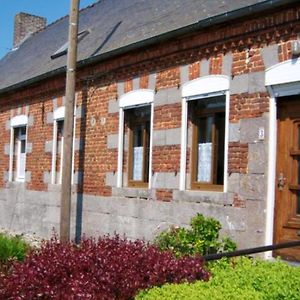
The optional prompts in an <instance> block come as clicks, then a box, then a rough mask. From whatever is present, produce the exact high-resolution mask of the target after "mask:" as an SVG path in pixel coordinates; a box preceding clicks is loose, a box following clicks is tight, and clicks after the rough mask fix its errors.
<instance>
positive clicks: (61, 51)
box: [51, 30, 89, 59]
mask: <svg viewBox="0 0 300 300" xmlns="http://www.w3.org/2000/svg"><path fill="white" fill-rule="evenodd" d="M88 34H89V30H84V31H81V32H79V33H78V35H77V42H78V43H79V42H80V41H81V40H82V39H83V38H84V37H85V36H86V35H88ZM68 48H69V42H66V43H64V44H63V45H62V46H61V47H60V48H59V49H58V50H56V51H55V52H54V53H53V54H52V55H51V59H55V58H57V57H60V56H63V55H65V54H67V52H68Z"/></svg>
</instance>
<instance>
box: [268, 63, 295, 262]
mask: <svg viewBox="0 0 300 300" xmlns="http://www.w3.org/2000/svg"><path fill="white" fill-rule="evenodd" d="M265 85H266V86H267V89H268V92H269V94H270V102H269V151H268V186H267V203H266V211H265V213H266V223H265V226H266V227H265V228H266V229H265V244H266V245H271V244H272V243H273V235H274V213H275V181H276V162H277V101H276V98H277V97H282V96H291V95H296V94H300V60H299V59H290V60H287V61H284V62H282V63H279V64H276V65H274V66H272V67H270V68H268V69H267V70H266V74H265ZM265 258H272V252H271V251H269V252H266V253H265Z"/></svg>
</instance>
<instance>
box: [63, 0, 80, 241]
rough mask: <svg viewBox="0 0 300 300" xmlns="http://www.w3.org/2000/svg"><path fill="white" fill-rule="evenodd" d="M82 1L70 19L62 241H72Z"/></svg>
mask: <svg viewBox="0 0 300 300" xmlns="http://www.w3.org/2000/svg"><path fill="white" fill-rule="evenodd" d="M79 2H80V0H71V8H70V17H69V47H68V57H67V80H66V97H65V119H64V145H63V167H62V184H61V210H60V240H61V241H62V242H68V241H69V240H70V223H71V221H70V219H71V218H70V216H71V197H72V192H71V189H72V153H73V128H74V103H75V83H76V77H75V71H76V61H77V35H78V12H79Z"/></svg>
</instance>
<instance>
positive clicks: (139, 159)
mask: <svg viewBox="0 0 300 300" xmlns="http://www.w3.org/2000/svg"><path fill="white" fill-rule="evenodd" d="M150 115H151V106H149V105H148V106H145V107H140V108H132V109H129V110H127V111H126V113H125V119H126V121H127V122H128V127H129V149H128V185H129V186H134V187H143V186H145V187H147V186H148V182H149V143H150Z"/></svg>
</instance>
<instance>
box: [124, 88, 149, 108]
mask: <svg viewBox="0 0 300 300" xmlns="http://www.w3.org/2000/svg"><path fill="white" fill-rule="evenodd" d="M153 100H154V91H152V90H148V89H140V90H135V91H131V92H128V93H126V94H124V95H122V96H121V97H120V100H119V107H120V108H124V109H127V108H132V107H135V106H139V105H146V104H150V103H152V102H153Z"/></svg>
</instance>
